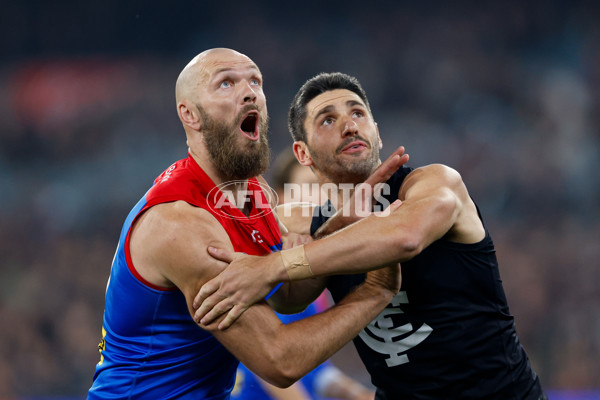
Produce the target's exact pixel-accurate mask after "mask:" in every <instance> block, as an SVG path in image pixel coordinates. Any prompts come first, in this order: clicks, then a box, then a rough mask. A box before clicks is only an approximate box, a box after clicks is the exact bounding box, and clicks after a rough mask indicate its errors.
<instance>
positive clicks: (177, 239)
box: [131, 201, 400, 387]
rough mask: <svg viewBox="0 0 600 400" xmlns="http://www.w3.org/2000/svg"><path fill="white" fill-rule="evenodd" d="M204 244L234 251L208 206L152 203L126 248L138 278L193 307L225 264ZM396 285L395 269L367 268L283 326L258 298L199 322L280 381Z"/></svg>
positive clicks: (330, 349)
mask: <svg viewBox="0 0 600 400" xmlns="http://www.w3.org/2000/svg"><path fill="white" fill-rule="evenodd" d="M209 245H210V246H219V247H222V248H225V249H228V250H229V251H231V250H233V249H232V245H231V242H230V241H229V238H228V236H227V234H226V232H225V231H224V229H223V228H222V227H221V225H220V224H219V223H218V222H217V221H216V220H215V219H214V218H213V217H212V216H211V215H210V214H209V213H208V212H206V211H205V210H202V209H199V208H196V207H193V206H191V205H189V204H187V203H185V202H181V201H179V202H174V203H166V204H161V205H158V206H154V207H152V208H151V209H150V210H148V211H147V212H146V213H145V214H144V215H142V217H140V220H139V221H138V222H137V223H136V226H135V227H134V231H133V232H132V237H131V254H132V259H133V263H134V265H135V266H136V269H138V272H139V273H140V274H141V275H142V277H144V279H146V280H148V281H149V282H151V283H153V284H156V285H160V286H176V287H177V288H179V289H180V290H181V292H182V293H183V294H184V296H185V298H186V301H187V304H188V310H189V312H190V314H193V308H192V301H193V298H194V295H195V294H196V293H197V291H198V289H199V288H200V286H201V285H202V284H203V283H204V282H206V281H207V280H209V279H210V278H212V277H214V276H215V275H216V274H217V273H218V272H219V271H221V270H222V269H223V268H224V266H225V264H224V263H222V262H219V261H217V260H215V259H213V258H212V257H210V256H209V254H208V253H207V247H208V246H209ZM399 288H400V276H399V269H386V270H381V271H378V273H377V274H370V275H369V276H368V277H367V280H366V281H365V283H364V284H363V285H362V286H361V287H359V288H358V289H357V290H356V291H354V292H353V293H351V294H350V295H348V296H347V297H346V299H344V300H343V301H342V302H340V303H339V304H338V305H337V306H335V307H332V308H330V309H329V310H327V311H326V312H324V313H321V314H317V315H315V316H312V317H309V318H307V319H304V320H300V321H296V322H293V323H291V324H289V325H284V324H282V323H281V322H280V321H279V319H278V318H277V317H276V316H275V314H274V313H273V311H272V310H271V308H270V307H269V306H268V305H267V304H266V303H264V302H262V303H260V304H257V305H255V306H253V307H251V308H250V309H248V310H247V312H245V313H244V315H243V316H242V317H241V318H240V319H239V322H238V324H236V325H235V326H232V327H231V328H230V329H227V330H224V331H221V330H219V329H218V324H219V322H220V321H219V320H217V321H216V322H215V323H212V324H210V325H200V326H201V327H202V328H203V329H206V330H208V331H210V332H212V333H213V334H214V336H215V337H216V338H217V340H219V341H220V342H221V343H222V344H223V345H224V346H225V347H226V348H227V349H228V350H229V351H230V352H231V353H232V354H233V355H234V356H236V357H237V358H238V359H239V360H240V361H242V362H243V363H244V364H245V365H246V366H248V368H250V369H251V370H252V371H253V372H255V373H256V374H257V375H259V376H260V377H261V378H263V379H265V380H266V381H268V382H270V383H272V384H274V385H277V386H281V387H284V386H289V385H290V384H291V383H293V382H294V381H296V380H297V379H299V378H300V377H302V376H303V375H304V374H306V373H307V372H309V371H310V370H312V369H313V368H315V367H316V366H317V365H319V364H320V363H322V362H323V361H325V360H326V359H327V358H329V357H331V355H332V354H333V353H335V352H336V351H337V350H339V349H340V348H341V347H342V346H343V345H344V344H345V343H347V342H349V341H350V340H352V338H354V337H355V336H356V335H357V334H358V332H360V330H361V329H362V328H363V327H364V326H365V325H367V324H368V323H369V322H370V321H371V320H372V319H373V318H375V317H376V316H377V314H378V313H379V312H380V311H381V310H382V309H383V308H385V306H386V305H387V304H388V303H389V302H390V301H391V299H392V298H393V296H394V295H395V294H396V292H397V291H398V290H399Z"/></svg>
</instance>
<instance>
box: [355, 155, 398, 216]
mask: <svg viewBox="0 0 600 400" xmlns="http://www.w3.org/2000/svg"><path fill="white" fill-rule="evenodd" d="M408 159H409V156H408V154H404V146H400V147H398V148H397V149H396V150H395V151H394V152H393V153H392V154H391V155H390V156H389V157H388V158H387V159H386V160H385V161H384V162H383V163H381V164H380V165H379V166H378V167H377V169H376V170H375V171H373V173H372V174H371V175H369V177H368V178H367V179H366V180H365V181H364V182H363V183H361V184H360V185H358V186H357V187H356V189H355V190H354V193H353V196H352V197H351V198H350V201H349V202H348V203H349V204H344V211H345V213H346V214H348V213H349V215H352V216H353V218H354V219H355V221H357V220H359V219H361V218H364V217H367V216H369V215H371V211H372V210H373V199H374V198H377V197H379V196H380V194H381V189H382V188H383V184H384V183H385V182H387V180H388V179H390V178H391V177H392V175H394V173H395V172H396V171H397V170H398V168H400V167H401V166H402V165H404V164H406V162H408ZM355 221H354V222H355Z"/></svg>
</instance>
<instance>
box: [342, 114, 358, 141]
mask: <svg viewBox="0 0 600 400" xmlns="http://www.w3.org/2000/svg"><path fill="white" fill-rule="evenodd" d="M342 122H343V124H344V127H343V129H342V137H347V136H354V135H356V134H358V125H357V124H356V122H355V121H354V120H353V119H352V118H346V119H345V120H343V121H342Z"/></svg>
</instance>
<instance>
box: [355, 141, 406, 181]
mask: <svg viewBox="0 0 600 400" xmlns="http://www.w3.org/2000/svg"><path fill="white" fill-rule="evenodd" d="M408 158H409V157H408V154H404V146H400V147H398V148H397V149H396V150H394V152H392V154H391V155H390V156H389V157H388V158H387V159H386V160H385V161H384V162H383V163H381V165H380V166H379V167H377V169H376V170H375V172H373V173H372V174H371V176H369V177H368V178H367V180H366V181H365V183H367V184H369V185H371V186H374V185H375V184H377V183H383V182H385V181H387V180H388V179H390V177H391V176H392V175H393V174H394V172H396V171H397V170H398V168H400V167H401V166H402V165H404V164H406V162H407V161H408Z"/></svg>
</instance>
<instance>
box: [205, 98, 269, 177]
mask: <svg viewBox="0 0 600 400" xmlns="http://www.w3.org/2000/svg"><path fill="white" fill-rule="evenodd" d="M196 106H197V107H198V110H199V111H200V115H201V117H202V126H203V130H204V143H205V144H206V148H207V150H208V154H209V155H210V158H211V161H212V163H213V165H214V167H215V168H216V170H217V172H218V173H219V175H220V177H221V179H223V180H224V181H233V180H245V179H249V178H252V177H255V176H257V175H260V174H262V173H263V172H265V171H266V170H267V168H268V167H269V160H270V157H271V153H270V150H269V142H268V139H267V134H268V128H269V116H268V114H267V113H266V110H265V114H264V115H263V114H262V113H260V116H259V121H258V131H259V139H258V140H257V141H251V140H247V139H245V138H243V137H241V136H242V134H241V133H240V132H239V129H240V124H241V122H242V119H243V118H244V116H245V115H246V113H247V112H248V111H250V110H258V108H257V107H256V106H255V105H252V104H249V105H247V106H246V107H244V108H243V109H242V110H241V111H240V113H239V114H238V115H237V116H236V118H235V120H234V121H233V123H231V124H229V123H227V122H221V121H217V120H216V119H214V118H212V117H211V116H210V115H208V113H206V112H205V111H204V109H203V108H202V107H201V106H200V105H196ZM240 141H243V143H240Z"/></svg>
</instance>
